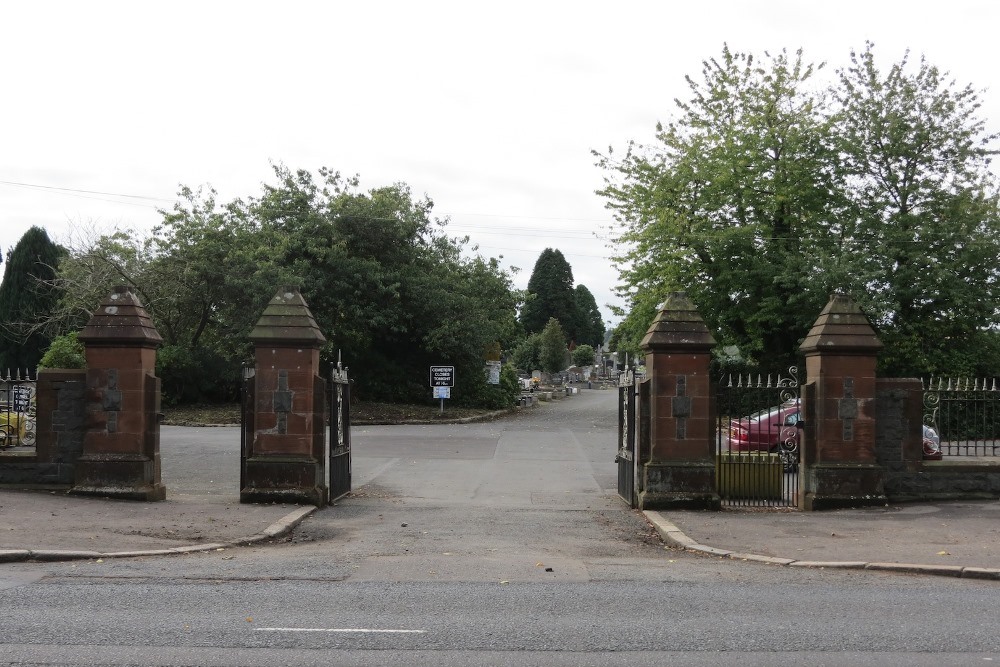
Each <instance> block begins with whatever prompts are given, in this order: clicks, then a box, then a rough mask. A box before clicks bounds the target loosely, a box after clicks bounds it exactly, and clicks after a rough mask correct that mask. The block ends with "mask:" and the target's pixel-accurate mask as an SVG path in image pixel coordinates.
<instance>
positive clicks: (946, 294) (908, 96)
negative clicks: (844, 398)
mask: <svg viewBox="0 0 1000 667" xmlns="http://www.w3.org/2000/svg"><path fill="white" fill-rule="evenodd" d="M908 56H909V54H906V55H904V57H903V58H902V60H901V61H900V62H899V63H896V64H894V65H892V66H891V67H890V68H889V69H888V70H887V71H885V72H882V71H881V70H879V68H878V67H877V66H876V64H875V55H874V52H873V46H872V45H871V44H868V45H867V46H866V48H865V50H864V51H863V52H861V53H855V52H852V53H851V64H850V65H849V66H848V67H846V68H844V69H842V70H840V71H839V72H838V74H839V83H840V85H839V87H838V88H837V89H836V90H835V91H834V97H835V98H836V100H837V102H838V104H839V107H840V113H839V122H838V128H839V130H840V137H839V139H840V142H839V144H838V145H839V147H840V151H841V154H842V156H843V160H844V165H843V166H844V169H845V171H846V173H847V175H848V178H849V179H850V180H849V181H848V184H849V195H850V199H851V202H852V207H853V208H852V211H853V212H854V215H853V216H851V217H850V218H848V219H847V220H846V221H845V224H844V237H845V239H848V241H845V244H844V245H845V250H846V252H847V254H849V255H851V256H854V257H863V258H864V261H858V262H854V263H853V264H852V270H851V272H850V273H849V274H848V275H847V276H845V279H844V282H845V284H846V285H847V287H848V289H850V291H851V292H852V293H854V294H857V295H858V296H857V299H858V301H859V303H860V304H861V305H862V307H863V308H864V310H865V312H866V314H867V315H868V316H869V317H870V318H871V320H872V323H873V324H874V326H875V327H876V328H877V330H878V331H879V333H880V335H881V337H882V338H883V343H885V344H886V351H885V354H883V355H882V357H881V359H880V367H881V370H882V371H883V372H885V373H888V374H913V375H929V374H931V373H934V372H942V371H944V372H948V370H950V369H952V368H957V367H962V366H964V365H965V364H966V361H965V359H963V352H962V351H961V350H960V349H959V347H960V346H956V345H955V341H960V340H965V341H970V342H971V340H970V339H973V338H977V337H979V336H977V334H978V333H979V332H983V331H984V330H986V329H987V328H989V327H992V326H995V325H996V323H997V315H998V312H1000V282H998V272H997V256H998V255H1000V215H998V198H997V190H996V187H995V183H994V180H993V177H992V175H991V173H990V169H989V163H990V158H991V156H992V155H993V154H994V153H995V150H994V149H992V148H991V147H990V145H991V144H993V143H994V142H995V141H996V139H997V135H995V134H989V133H987V131H986V126H985V122H984V121H983V120H982V119H980V118H978V117H977V112H978V109H979V107H980V101H979V99H978V96H977V94H976V92H975V91H974V90H973V89H972V88H971V87H970V86H965V87H959V86H957V84H956V83H955V82H954V81H953V80H951V79H950V77H949V75H947V74H946V73H943V72H941V71H939V70H938V68H936V67H934V66H932V65H930V64H929V63H927V62H926V61H925V60H924V59H922V58H921V60H920V62H919V64H918V65H917V66H916V68H915V69H914V68H913V67H911V66H910V63H909V59H908ZM991 361H992V363H993V366H992V370H991V371H990V373H989V374H990V375H996V374H998V373H1000V357H993V358H992V359H991Z"/></svg>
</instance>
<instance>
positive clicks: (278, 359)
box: [240, 287, 329, 506]
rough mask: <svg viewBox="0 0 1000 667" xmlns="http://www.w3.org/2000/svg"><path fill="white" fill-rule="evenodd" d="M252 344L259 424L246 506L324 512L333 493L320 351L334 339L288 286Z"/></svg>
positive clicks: (249, 458)
mask: <svg viewBox="0 0 1000 667" xmlns="http://www.w3.org/2000/svg"><path fill="white" fill-rule="evenodd" d="M250 340H251V341H252V342H253V344H254V355H255V359H256V362H255V363H256V374H255V377H254V382H255V383H256V388H255V400H254V406H253V422H254V423H253V433H252V437H251V441H250V445H249V451H248V452H247V454H246V456H247V459H246V462H245V486H244V487H243V488H242V489H240V502H243V503H255V502H278V503H306V504H310V505H318V506H323V505H325V504H326V503H327V501H328V495H329V492H328V489H327V482H326V479H325V472H326V465H325V460H324V459H325V456H324V455H325V446H326V445H325V439H324V438H325V433H324V429H325V427H326V424H325V420H324V419H323V415H324V384H323V380H322V378H320V377H319V350H320V348H321V347H322V346H323V344H324V343H325V342H326V338H325V337H324V336H323V334H322V332H320V330H319V326H318V325H317V324H316V320H315V319H314V318H313V316H312V313H311V312H310V311H309V308H308V307H307V306H306V302H305V300H304V299H303V298H302V295H301V294H300V293H299V290H298V289H297V288H294V287H284V288H282V289H280V290H279V291H278V293H277V294H276V295H275V296H274V298H272V299H271V302H270V303H268V304H267V308H265V309H264V314H263V315H262V316H261V318H260V320H259V321H258V322H257V325H256V326H255V327H254V329H253V331H252V332H251V333H250Z"/></svg>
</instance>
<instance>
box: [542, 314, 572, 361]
mask: <svg viewBox="0 0 1000 667" xmlns="http://www.w3.org/2000/svg"><path fill="white" fill-rule="evenodd" d="M566 361H567V350H566V334H565V332H563V328H562V325H561V324H559V320H557V319H556V318H554V317H552V318H549V322H548V324H546V325H545V328H544V329H543V330H542V334H541V336H540V349H539V354H538V363H539V364H540V366H541V369H542V370H543V371H545V372H546V373H558V372H559V371H561V370H563V369H564V368H566V365H567V364H566Z"/></svg>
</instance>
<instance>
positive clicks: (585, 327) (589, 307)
mask: <svg viewBox="0 0 1000 667" xmlns="http://www.w3.org/2000/svg"><path fill="white" fill-rule="evenodd" d="M575 292H576V295H575V296H576V316H577V325H576V331H577V335H576V341H577V343H579V344H581V345H590V346H591V347H595V348H596V347H600V346H601V344H602V343H603V342H604V318H603V317H602V316H601V309H600V308H598V307H597V300H596V299H595V298H594V295H593V294H592V293H591V292H590V290H589V289H587V286H586V285H577V286H576V290H575Z"/></svg>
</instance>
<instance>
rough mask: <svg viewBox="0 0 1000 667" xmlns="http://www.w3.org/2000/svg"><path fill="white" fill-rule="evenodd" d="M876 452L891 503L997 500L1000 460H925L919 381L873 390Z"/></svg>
mask: <svg viewBox="0 0 1000 667" xmlns="http://www.w3.org/2000/svg"><path fill="white" fill-rule="evenodd" d="M876 424H877V427H876V434H875V454H876V457H877V459H878V463H879V465H881V466H882V467H883V468H884V469H885V471H886V476H885V493H886V496H887V497H888V498H889V500H891V501H894V502H903V501H915V500H956V499H964V498H967V499H976V498H997V497H1000V458H994V457H972V456H962V457H947V456H946V457H945V458H944V460H941V461H924V460H923V446H922V440H923V436H922V430H921V429H922V424H923V388H922V386H921V383H920V381H919V380H913V379H884V380H879V381H878V383H877V386H876Z"/></svg>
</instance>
